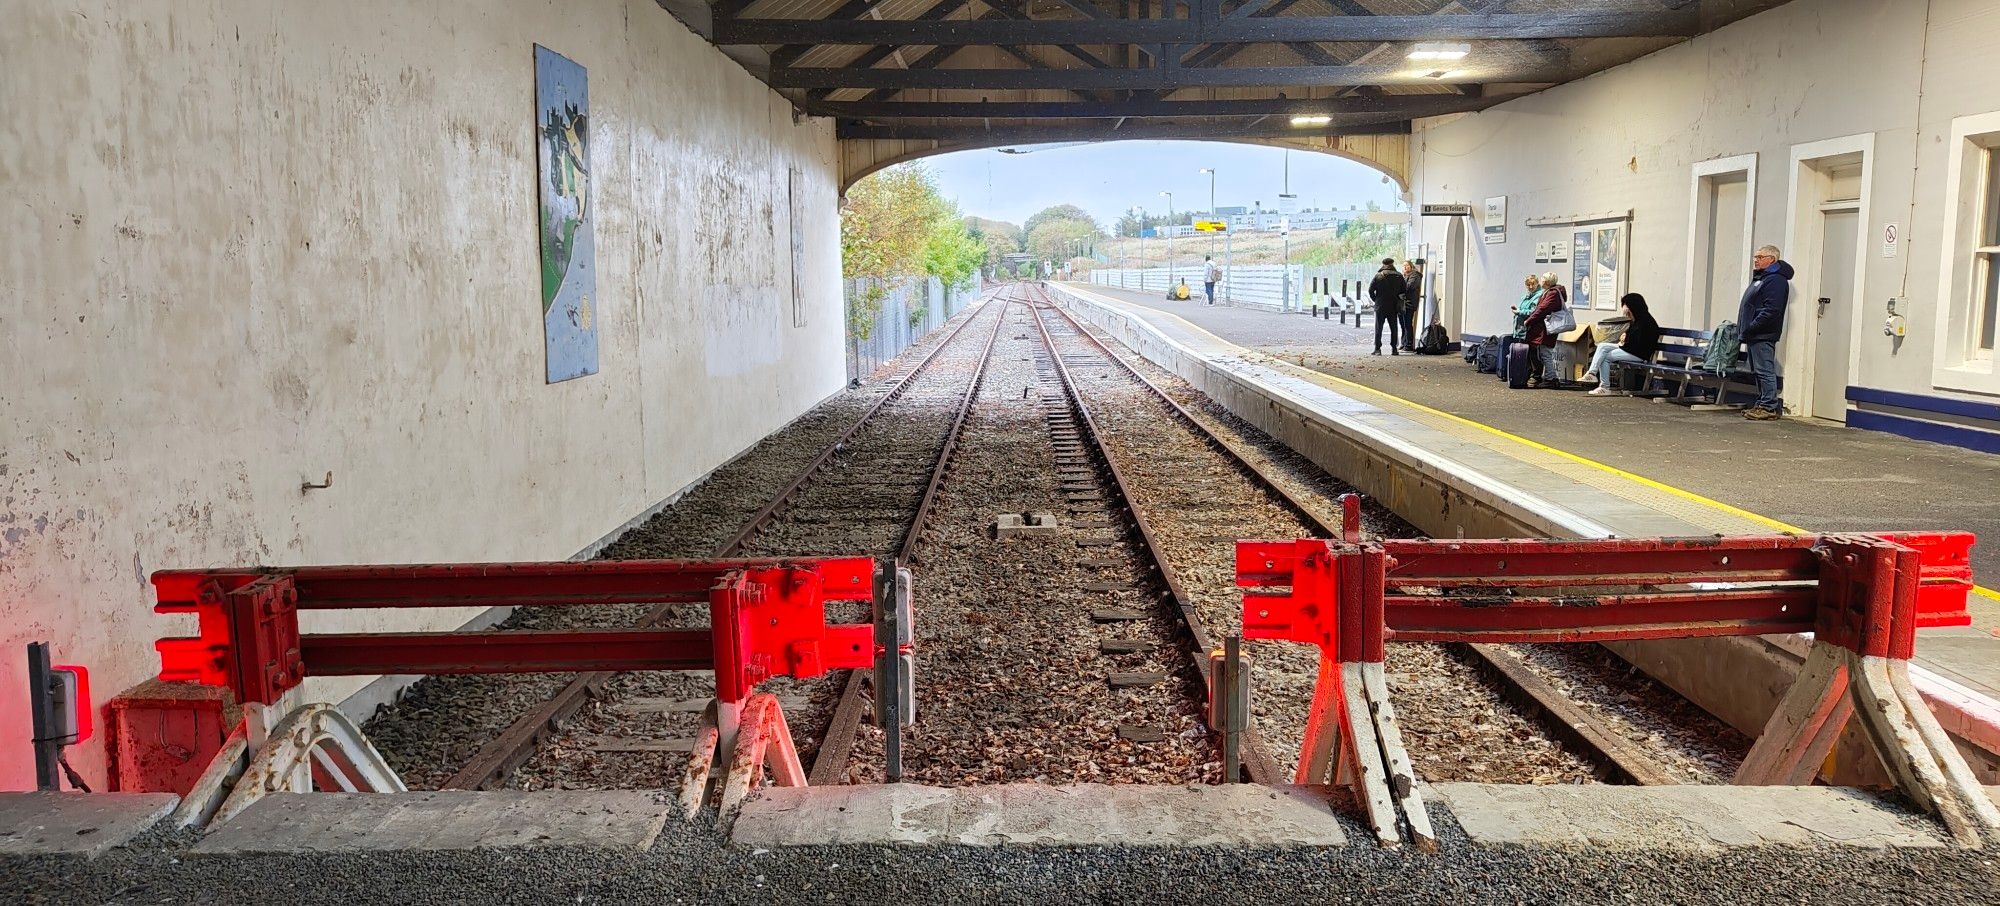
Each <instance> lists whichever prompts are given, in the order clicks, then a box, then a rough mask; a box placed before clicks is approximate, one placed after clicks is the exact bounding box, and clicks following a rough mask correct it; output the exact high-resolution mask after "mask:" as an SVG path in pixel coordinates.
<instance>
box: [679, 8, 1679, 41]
mask: <svg viewBox="0 0 2000 906" xmlns="http://www.w3.org/2000/svg"><path fill="white" fill-rule="evenodd" d="M1700 29H1701V21H1700V17H1699V15H1698V14H1697V13H1695V12H1692V11H1680V12H1656V13H1629V12H1627V13H1603V12H1562V13H1471V14H1460V15H1448V16H1447V15H1435V16H1243V17H1228V16H1225V17H1222V18H1220V19H1215V20H1206V19H1200V18H1197V19H1035V20H1020V21H1006V22H994V21H941V22H922V21H917V20H871V19H843V20H820V19H718V20H717V21H716V23H715V43H717V44H930V45H975V44H996V45H1022V44H1283V43H1291V42H1334V41H1370V42H1379V41H1494V40H1533V39H1541V38H1618V37H1691V36H1693V35H1696V34H1699V33H1700Z"/></svg>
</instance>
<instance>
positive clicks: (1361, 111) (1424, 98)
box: [807, 94, 1506, 120]
mask: <svg viewBox="0 0 2000 906" xmlns="http://www.w3.org/2000/svg"><path fill="white" fill-rule="evenodd" d="M1503 100H1506V97H1504V96H1502V97H1462V96H1459V95H1450V94H1401V95H1361V96H1356V97H1345V98H1297V99H1294V98H1245V99H1234V100H1204V101H1163V100H1153V99H1144V98H1142V99H1136V100H1121V101H1103V102H1078V101H882V102H874V101H822V102H817V103H810V104H807V109H808V110H809V111H810V112H811V113H813V114H814V115H817V116H836V117H841V118H843V119H854V120H879V119H918V118H922V119H1116V118H1119V117H1135V118H1149V117H1196V116H1206V117H1225V116H1290V115H1293V114H1327V115H1330V116H1335V117H1339V116H1371V117H1373V118H1374V119H1381V118H1382V117H1384V116H1389V117H1403V118H1408V117H1415V116H1443V115H1445V114H1448V113H1464V112H1467V111H1472V110H1481V109H1484V108H1486V107H1490V106H1492V105H1494V104H1497V103H1500V102H1501V101H1503Z"/></svg>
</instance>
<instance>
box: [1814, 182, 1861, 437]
mask: <svg viewBox="0 0 2000 906" xmlns="http://www.w3.org/2000/svg"><path fill="white" fill-rule="evenodd" d="M1860 238H1861V214H1860V212H1859V211H1856V210H1855V209H1853V208H1848V209H1845V210H1829V211H1826V212H1824V213H1822V214H1821V215H1820V240H1819V262H1818V266H1819V298H1817V299H1815V300H1813V305H1814V307H1815V308H1817V309H1818V316H1817V317H1816V318H1814V323H1815V325H1816V327H1815V329H1814V332H1813V394H1812V414H1813V415H1815V416H1818V417H1819V418H1830V419H1833V420H1835V421H1842V422H1844V421H1846V420H1847V358H1848V354H1849V353H1850V352H1851V351H1852V350H1853V348H1854V347H1853V344H1854V305H1855V299H1854V244H1855V242H1857V241H1859V240H1860Z"/></svg>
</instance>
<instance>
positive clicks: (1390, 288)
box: [1368, 258, 1409, 355]
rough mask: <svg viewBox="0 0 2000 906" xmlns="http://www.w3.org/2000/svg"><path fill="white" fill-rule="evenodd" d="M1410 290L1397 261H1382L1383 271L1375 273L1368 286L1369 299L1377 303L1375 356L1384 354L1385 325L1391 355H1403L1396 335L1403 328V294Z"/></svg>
mask: <svg viewBox="0 0 2000 906" xmlns="http://www.w3.org/2000/svg"><path fill="white" fill-rule="evenodd" d="M1408 290H1409V284H1408V283H1407V282H1406V281H1405V280H1404V279H1403V275H1402V274H1399V273H1396V259H1394V258H1384V259H1382V269H1381V270H1378V271H1376V272H1375V279H1374V280H1373V281H1371V282H1370V283H1369V284H1368V299H1369V301H1371V302H1374V303H1375V353H1374V354H1375V355H1381V354H1382V325H1383V324H1388V325H1389V354H1390V355H1402V352H1400V351H1399V350H1398V347H1399V346H1400V345H1401V344H1399V343H1397V342H1396V334H1397V332H1398V331H1400V330H1401V329H1402V326H1403V315H1402V311H1403V294H1404V293H1405V292H1407V291H1408Z"/></svg>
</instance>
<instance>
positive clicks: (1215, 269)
mask: <svg viewBox="0 0 2000 906" xmlns="http://www.w3.org/2000/svg"><path fill="white" fill-rule="evenodd" d="M1201 260H1202V261H1203V262H1204V263H1203V265H1202V280H1201V282H1202V286H1203V288H1205V289H1207V290H1208V304H1210V305H1214V304H1215V285H1216V284H1217V283H1221V282H1222V265H1220V264H1216V263H1215V256H1214V255H1203V256H1201Z"/></svg>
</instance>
